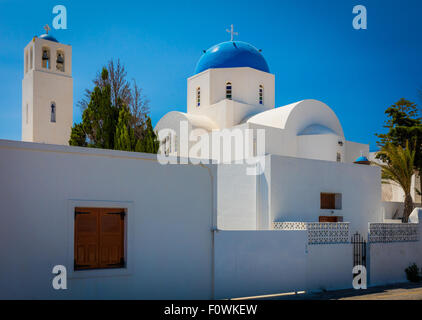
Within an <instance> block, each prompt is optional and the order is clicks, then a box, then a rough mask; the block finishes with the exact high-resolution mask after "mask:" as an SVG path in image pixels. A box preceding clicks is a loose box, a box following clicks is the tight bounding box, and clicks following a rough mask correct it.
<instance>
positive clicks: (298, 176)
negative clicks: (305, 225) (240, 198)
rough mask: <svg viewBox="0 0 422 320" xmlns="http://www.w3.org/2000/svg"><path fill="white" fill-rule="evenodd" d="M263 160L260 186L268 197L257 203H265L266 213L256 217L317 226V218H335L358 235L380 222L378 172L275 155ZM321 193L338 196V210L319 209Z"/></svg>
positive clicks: (343, 164) (358, 166)
mask: <svg viewBox="0 0 422 320" xmlns="http://www.w3.org/2000/svg"><path fill="white" fill-rule="evenodd" d="M266 160H267V161H266V164H265V168H266V170H265V176H264V177H263V178H261V184H260V186H263V187H264V188H265V189H266V190H269V195H268V200H267V199H265V198H260V199H259V201H260V202H265V201H268V203H269V204H268V206H266V208H267V210H268V212H266V211H264V210H262V211H261V212H259V215H263V216H264V217H265V216H269V217H270V220H272V221H271V222H273V221H279V222H283V221H303V222H317V221H318V217H319V216H320V215H324V216H326V215H328V216H329V215H336V216H343V221H344V222H350V232H351V233H354V232H356V231H359V232H360V233H362V234H366V233H367V230H368V223H369V222H382V219H383V218H382V214H381V207H380V198H381V183H380V179H381V177H380V170H379V168H377V167H372V166H365V165H358V164H350V163H337V162H333V161H319V160H309V159H299V158H290V157H282V156H276V155H269V156H267V157H266ZM264 191H265V190H264ZM266 192H267V191H265V192H263V193H262V194H265V193H266ZM321 192H331V193H341V194H342V208H341V209H339V210H324V209H320V193H321ZM261 207H265V206H263V205H262V204H261ZM258 220H267V219H261V218H258Z"/></svg>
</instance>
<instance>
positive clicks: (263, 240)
mask: <svg viewBox="0 0 422 320" xmlns="http://www.w3.org/2000/svg"><path fill="white" fill-rule="evenodd" d="M306 244H307V233H306V231H305V230H303V231H218V232H216V233H215V275H216V276H215V294H216V298H217V299H222V298H235V297H248V296H256V295H264V294H274V293H282V292H291V291H294V290H305V288H306V277H305V274H306Z"/></svg>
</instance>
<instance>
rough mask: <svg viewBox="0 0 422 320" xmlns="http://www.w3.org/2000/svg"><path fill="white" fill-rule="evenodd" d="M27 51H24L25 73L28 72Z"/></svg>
mask: <svg viewBox="0 0 422 320" xmlns="http://www.w3.org/2000/svg"><path fill="white" fill-rule="evenodd" d="M28 63H29V61H28V51H26V52H25V73H27V72H28Z"/></svg>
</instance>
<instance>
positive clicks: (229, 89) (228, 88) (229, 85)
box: [226, 82, 232, 100]
mask: <svg viewBox="0 0 422 320" xmlns="http://www.w3.org/2000/svg"><path fill="white" fill-rule="evenodd" d="M226 99H230V100H231V99H232V83H231V82H227V83H226Z"/></svg>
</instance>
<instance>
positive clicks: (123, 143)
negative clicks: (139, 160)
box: [114, 107, 140, 151]
mask: <svg viewBox="0 0 422 320" xmlns="http://www.w3.org/2000/svg"><path fill="white" fill-rule="evenodd" d="M131 116H132V115H131V113H130V111H129V109H128V108H127V107H123V108H121V110H120V113H119V121H118V123H117V127H116V134H115V143H114V149H116V150H125V151H132V150H134V144H135V134H134V130H133V128H131V127H130V120H131ZM139 141H140V140H139Z"/></svg>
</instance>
